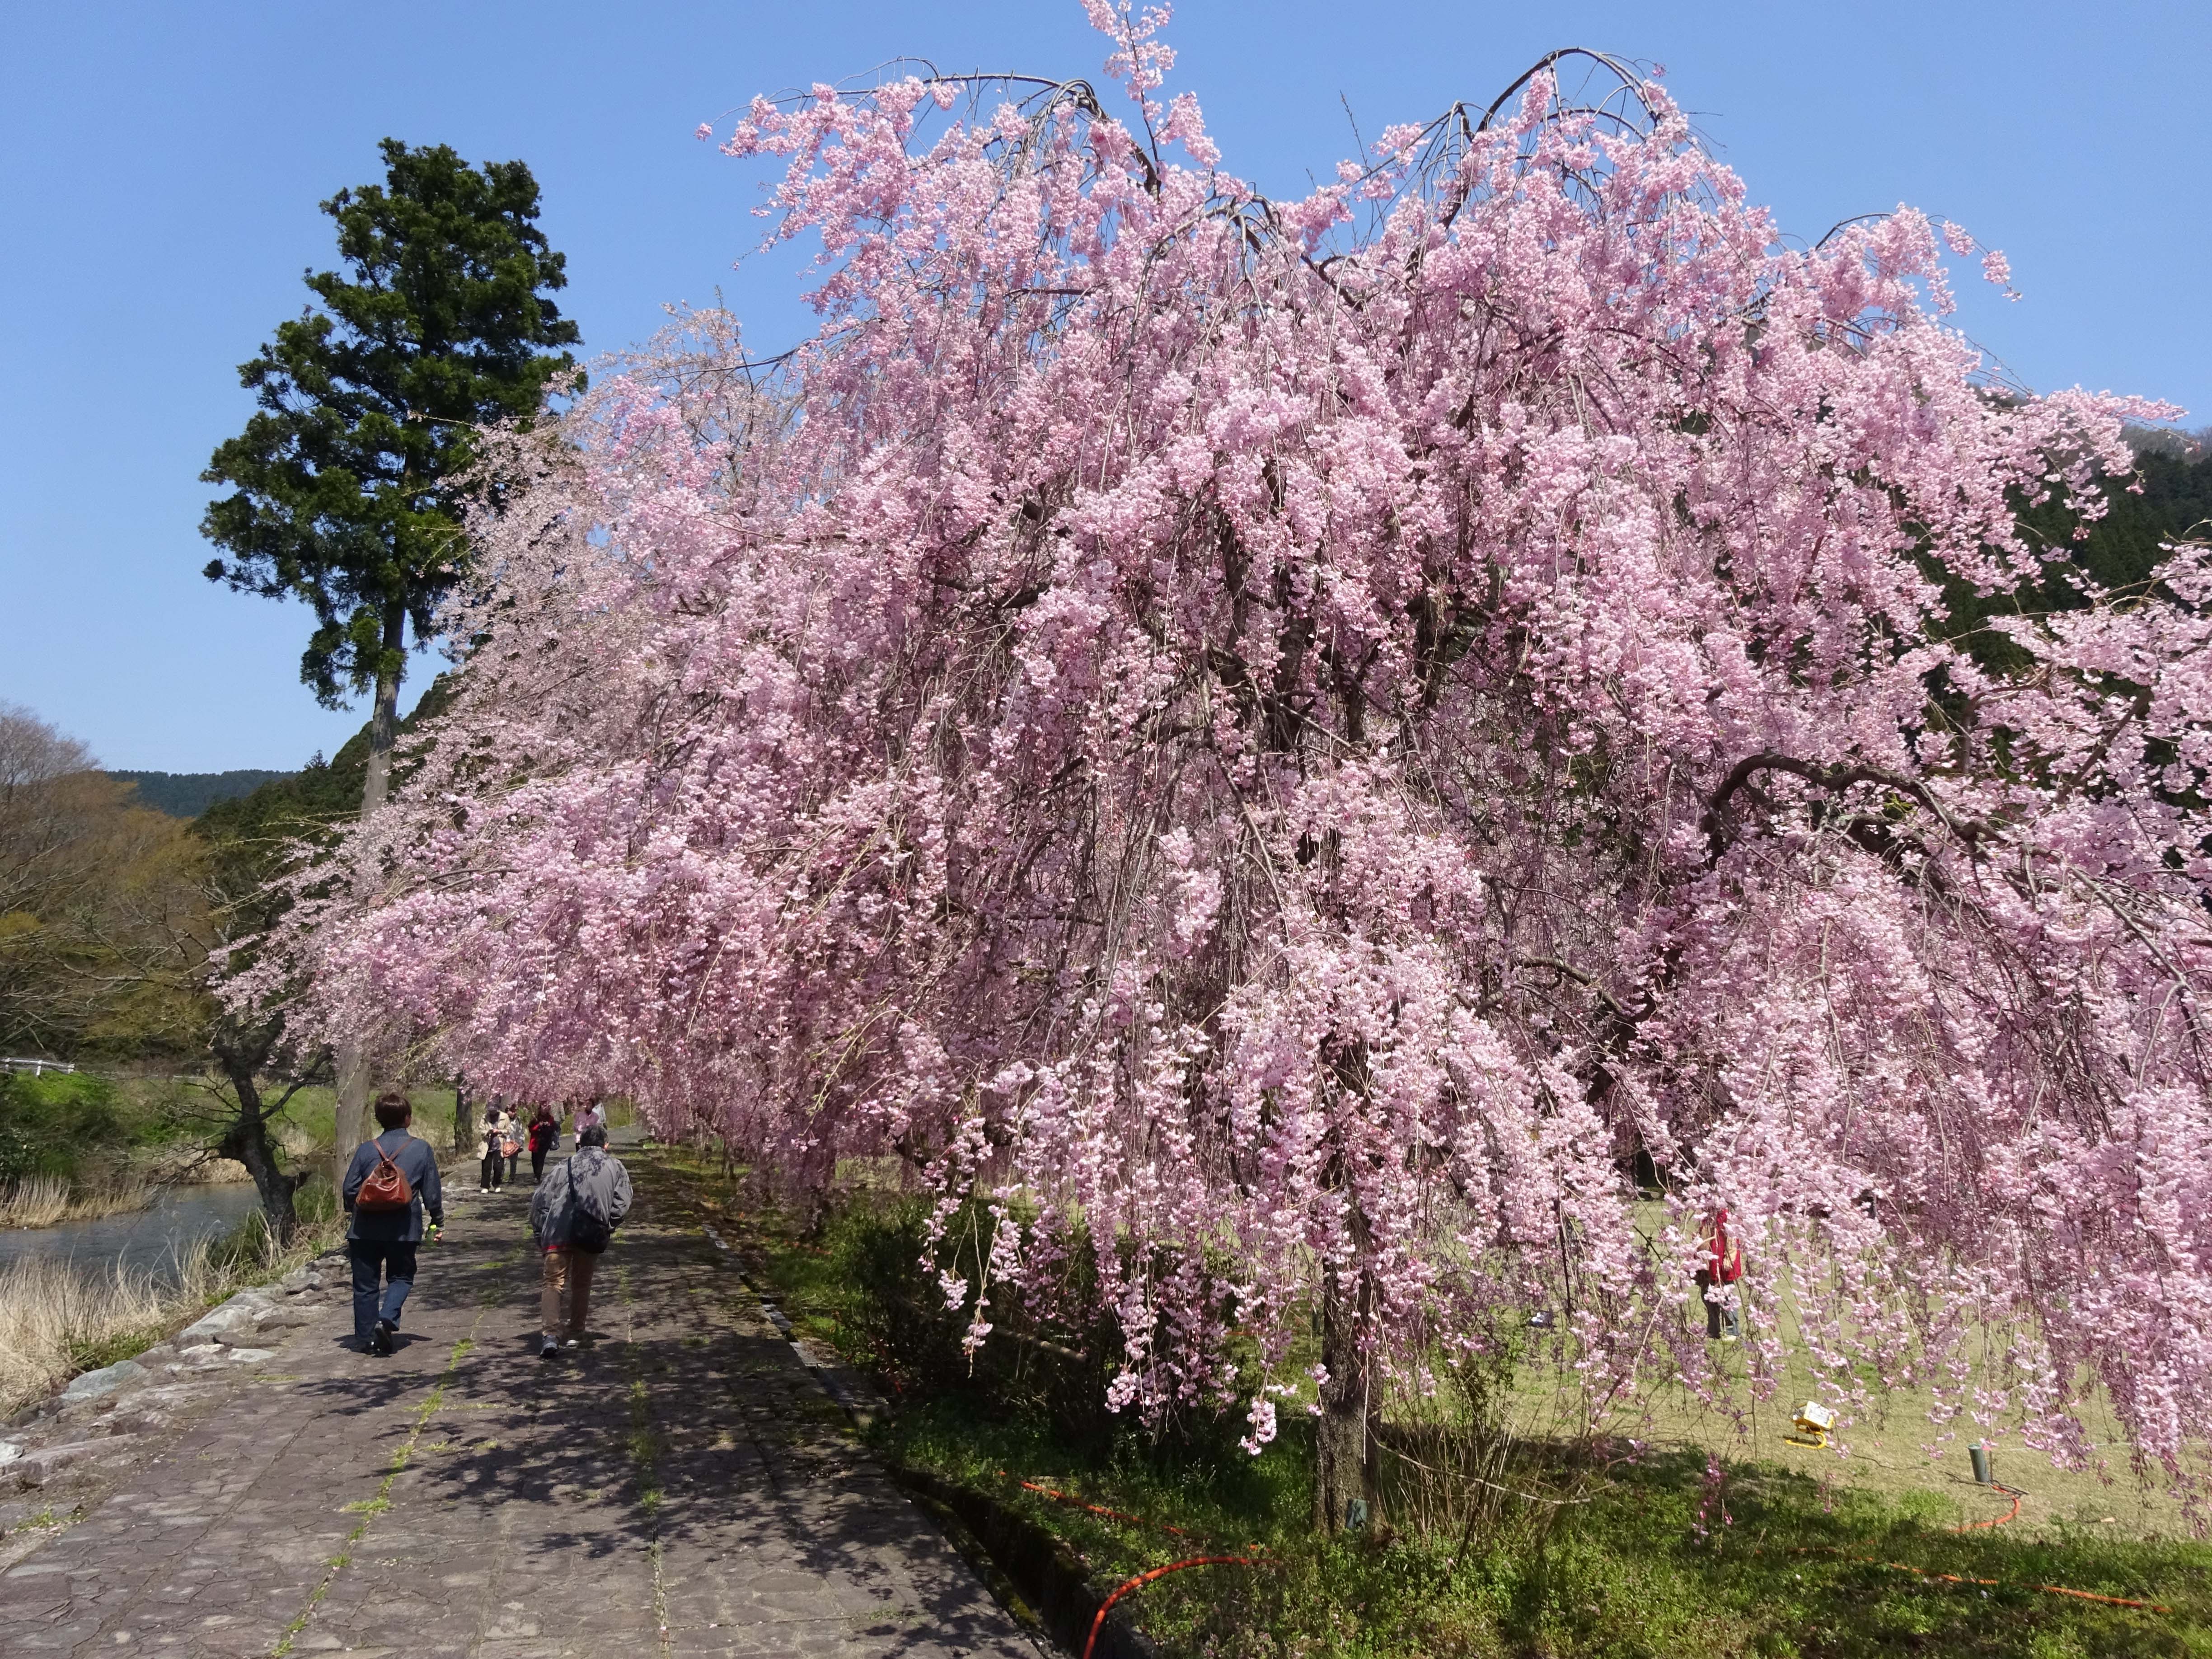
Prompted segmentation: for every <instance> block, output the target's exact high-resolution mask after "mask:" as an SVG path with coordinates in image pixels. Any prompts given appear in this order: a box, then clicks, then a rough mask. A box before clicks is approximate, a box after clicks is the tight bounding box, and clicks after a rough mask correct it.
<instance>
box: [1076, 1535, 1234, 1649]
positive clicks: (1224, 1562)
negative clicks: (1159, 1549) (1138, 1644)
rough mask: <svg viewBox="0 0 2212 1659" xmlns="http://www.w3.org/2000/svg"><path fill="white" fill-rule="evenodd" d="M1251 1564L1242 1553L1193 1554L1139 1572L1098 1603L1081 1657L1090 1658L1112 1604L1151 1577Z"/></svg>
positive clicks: (1145, 1582)
mask: <svg viewBox="0 0 2212 1659" xmlns="http://www.w3.org/2000/svg"><path fill="white" fill-rule="evenodd" d="M1251 1565H1255V1564H1254V1563H1253V1561H1252V1560H1251V1559H1250V1558H1249V1557H1247V1556H1243V1555H1194V1556H1192V1557H1191V1558H1190V1559H1188V1560H1185V1561H1170V1562H1169V1563H1168V1564H1167V1565H1165V1566H1164V1567H1154V1568H1153V1569H1152V1571H1150V1572H1140V1573H1139V1574H1138V1575H1137V1576H1136V1577H1134V1578H1132V1579H1129V1580H1128V1581H1127V1583H1123V1584H1121V1586H1120V1587H1119V1588H1117V1589H1115V1592H1114V1593H1113V1594H1112V1595H1109V1596H1108V1597H1107V1598H1106V1599H1105V1600H1104V1601H1101V1602H1100V1603H1099V1604H1098V1613H1097V1617H1096V1618H1094V1619H1093V1620H1091V1639H1090V1640H1089V1641H1087V1642H1085V1644H1083V1659H1091V1649H1093V1648H1095V1647H1097V1645H1098V1632H1099V1631H1100V1629H1101V1628H1102V1627H1103V1626H1104V1625H1105V1623H1106V1615H1107V1613H1109V1611H1110V1610H1111V1609H1112V1607H1113V1606H1114V1604H1115V1602H1116V1601H1120V1600H1121V1598H1122V1597H1123V1596H1125V1595H1127V1594H1128V1593H1129V1592H1130V1591H1131V1590H1133V1589H1136V1588H1137V1587H1138V1586H1139V1585H1140V1584H1149V1583H1152V1580H1153V1579H1155V1578H1164V1577H1166V1576H1167V1575H1168V1574H1169V1573H1171V1572H1181V1571H1182V1570H1183V1569H1184V1568H1185V1567H1249V1566H1251Z"/></svg>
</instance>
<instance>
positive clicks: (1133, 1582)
mask: <svg viewBox="0 0 2212 1659" xmlns="http://www.w3.org/2000/svg"><path fill="white" fill-rule="evenodd" d="M999 1476H1000V1479H1001V1480H1020V1477H1018V1476H1017V1475H1013V1474H1008V1473H1007V1472H1006V1470H1004V1469H1000V1471H999ZM1020 1484H1021V1486H1023V1487H1024V1489H1025V1490H1027V1491H1030V1492H1036V1494H1037V1495H1038V1496H1039V1497H1042V1498H1050V1499H1052V1501H1053V1502H1054V1503H1055V1504H1067V1505H1068V1506H1070V1507H1071V1508H1073V1509H1079V1510H1090V1511H1091V1514H1093V1515H1103V1516H1105V1517H1106V1518H1107V1519H1108V1520H1109V1521H1121V1522H1127V1524H1129V1525H1130V1526H1133V1527H1150V1528H1153V1529H1155V1530H1156V1531H1159V1532H1171V1533H1173V1534H1175V1535H1176V1537H1178V1538H1188V1537H1189V1536H1190V1535H1191V1534H1189V1533H1188V1531H1186V1530H1185V1529H1184V1528H1181V1527H1171V1526H1170V1525H1169V1524H1168V1523H1167V1522H1164V1521H1147V1520H1146V1519H1145V1517H1144V1516H1141V1515H1130V1514H1128V1513H1127V1512H1126V1511H1124V1510H1109V1509H1108V1508H1107V1507H1106V1506H1105V1505H1104V1504H1087V1503H1085V1502H1084V1500H1083V1499H1081V1498H1078V1497H1076V1496H1075V1495H1074V1494H1073V1493H1072V1492H1055V1491H1054V1490H1053V1488H1051V1487H1050V1486H1042V1485H1040V1484H1039V1483H1038V1482H1036V1481H1035V1480H1020ZM1257 1565H1260V1564H1259V1562H1258V1561H1257V1560H1255V1559H1254V1558H1252V1557H1251V1556H1249V1555H1193V1556H1187V1557H1185V1558H1184V1559H1182V1560H1180V1561H1170V1562H1169V1563H1168V1564H1167V1565H1165V1566H1164V1567H1154V1568H1152V1570H1151V1571H1146V1572H1140V1573H1139V1574H1137V1576H1136V1577H1133V1578H1129V1579H1125V1580H1124V1581H1122V1583H1120V1584H1118V1585H1116V1586H1115V1590H1114V1593H1113V1594H1112V1595H1109V1596H1108V1597H1107V1598H1106V1599H1105V1600H1104V1601H1101V1602H1100V1603H1099V1604H1098V1611H1097V1613H1095V1614H1093V1615H1092V1617H1091V1636H1090V1639H1089V1640H1087V1641H1085V1643H1084V1644H1083V1659H1091V1650H1092V1649H1093V1648H1095V1647H1097V1645H1098V1632H1100V1631H1102V1630H1103V1629H1104V1628H1105V1627H1106V1615H1107V1613H1109V1612H1111V1611H1112V1610H1113V1607H1114V1604H1115V1602H1116V1601H1120V1600H1121V1598H1122V1597H1123V1596H1125V1595H1127V1594H1128V1593H1129V1592H1130V1591H1131V1590H1133V1589H1139V1588H1140V1587H1141V1586H1143V1585H1146V1584H1149V1583H1152V1580H1153V1579H1155V1578H1164V1577H1166V1576H1167V1575H1168V1574H1170V1573H1171V1572H1181V1571H1182V1570H1183V1569H1184V1568H1185V1567H1253V1566H1257Z"/></svg>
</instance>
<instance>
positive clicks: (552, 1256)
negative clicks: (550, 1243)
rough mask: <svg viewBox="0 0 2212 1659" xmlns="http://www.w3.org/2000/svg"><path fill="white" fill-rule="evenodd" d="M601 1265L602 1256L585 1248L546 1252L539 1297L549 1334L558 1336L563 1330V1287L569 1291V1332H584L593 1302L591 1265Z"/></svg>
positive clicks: (577, 1334) (592, 1266)
mask: <svg viewBox="0 0 2212 1659" xmlns="http://www.w3.org/2000/svg"><path fill="white" fill-rule="evenodd" d="M598 1266H599V1257H597V1256H595V1255H587V1254H586V1252H584V1251H582V1250H548V1251H546V1252H545V1270H544V1290H543V1291H542V1292H541V1293H540V1296H539V1301H540V1304H542V1306H541V1311H542V1314H543V1321H542V1322H543V1324H544V1331H545V1334H546V1335H548V1336H550V1337H556V1338H557V1337H559V1336H561V1335H562V1318H561V1297H562V1292H563V1291H568V1293H569V1296H568V1320H567V1322H566V1323H567V1326H568V1330H567V1334H568V1335H570V1336H581V1335H582V1334H584V1316H585V1315H586V1313H587V1312H589V1311H590V1309H591V1302H592V1268H594V1267H598Z"/></svg>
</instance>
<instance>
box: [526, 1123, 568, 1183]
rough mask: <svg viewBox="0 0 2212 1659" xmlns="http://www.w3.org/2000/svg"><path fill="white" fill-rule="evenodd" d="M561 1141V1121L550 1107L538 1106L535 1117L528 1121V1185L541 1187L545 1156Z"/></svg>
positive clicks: (543, 1176) (543, 1178) (543, 1177)
mask: <svg viewBox="0 0 2212 1659" xmlns="http://www.w3.org/2000/svg"><path fill="white" fill-rule="evenodd" d="M559 1139H561V1120H560V1119H559V1118H557V1117H555V1116H554V1115H553V1109H552V1108H551V1107H550V1106H540V1107H539V1108H538V1113H537V1115H536V1116H534V1117H532V1119H531V1120H530V1184H531V1185H532V1186H533V1187H538V1186H542V1185H544V1181H545V1155H546V1154H547V1153H548V1152H551V1151H552V1150H553V1144H554V1143H555V1142H556V1141H557V1140H559Z"/></svg>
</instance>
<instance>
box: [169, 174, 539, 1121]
mask: <svg viewBox="0 0 2212 1659" xmlns="http://www.w3.org/2000/svg"><path fill="white" fill-rule="evenodd" d="M381 148H382V150H383V154H384V161H385V183H384V184H383V185H364V186H362V188H360V189H358V190H342V191H339V192H338V193H337V195H336V196H334V197H331V199H330V200H329V201H327V202H325V203H324V204H322V207H323V211H324V212H325V213H327V214H329V215H330V216H331V218H332V219H334V220H336V221H337V228H338V253H339V256H340V257H341V258H343V260H344V261H345V263H346V264H347V265H348V267H349V270H348V271H347V272H346V273H344V274H341V273H339V272H337V271H327V270H326V271H311V272H309V273H308V274H307V279H306V280H307V287H308V288H309V289H311V290H312V291H313V294H314V295H315V297H316V299H317V300H318V301H320V306H321V308H320V309H319V310H318V309H317V308H315V307H308V308H307V310H306V311H305V312H304V313H302V314H301V316H300V317H299V318H297V319H295V320H293V321H291V322H287V323H283V324H280V325H278V327H277V330H276V339H275V341H274V342H273V343H270V344H268V345H264V347H263V348H262V349H261V351H260V354H259V355H258V356H256V357H255V358H254V359H253V360H252V362H247V363H245V364H242V365H241V366H240V369H239V377H240V380H241V381H242V382H243V383H244V385H245V386H246V387H247V388H248V389H250V390H251V391H252V392H254V393H255V394H256V396H257V398H258V402H259V404H260V408H259V410H257V411H256V412H255V414H254V415H253V416H252V418H251V419H249V420H248V421H247V422H246V430H245V431H244V432H242V433H240V435H238V436H237V437H235V438H232V439H230V440H229V441H227V442H225V443H224V444H222V446H221V447H219V448H217V449H216V452H215V456H214V459H212V460H211V461H210V463H209V465H208V469H207V471H205V472H204V473H203V474H202V475H201V476H202V477H203V478H204V480H205V481H206V482H208V483H216V484H229V485H232V486H234V493H233V494H231V495H227V496H225V497H223V498H222V500H220V501H215V502H213V503H211V504H210V506H209V507H208V512H207V516H206V518H205V519H204V520H203V521H202V523H201V526H200V528H201V532H202V533H203V534H204V535H205V536H206V537H207V538H208V539H209V540H210V541H212V542H214V543H215V544H216V545H217V546H218V547H221V548H222V549H224V550H226V551H227V552H228V555H229V556H228V558H217V559H214V560H211V561H210V562H209V564H208V567H207V573H206V574H207V575H208V578H209V580H212V581H224V582H228V583H229V584H230V585H231V586H233V587H234V588H238V589H240V591H242V592H253V593H259V594H262V595H264V596H266V597H268V598H270V599H278V598H283V597H287V596H289V597H293V598H296V599H302V600H304V601H305V602H306V603H307V605H310V606H312V607H313V611H314V613H315V621H316V627H315V631H314V634H313V636H312V637H311V638H310V639H309V641H308V642H307V650H306V652H305V653H302V655H301V661H300V677H301V680H302V681H304V682H305V683H306V684H308V685H311V686H313V688H314V690H315V695H316V696H317V697H318V698H319V700H320V701H321V702H323V703H324V704H325V705H326V706H329V707H337V706H338V705H339V704H341V703H342V702H343V700H344V699H345V697H346V696H347V695H348V694H349V693H350V694H353V695H359V694H360V693H362V692H365V691H369V690H372V689H373V690H374V696H375V701H374V714H373V715H372V717H371V720H370V739H369V755H368V777H367V780H366V788H365V790H364V792H363V797H362V813H363V815H364V816H366V815H368V814H370V813H374V811H376V810H377V809H378V808H379V807H380V806H381V805H383V804H384V798H385V793H386V787H387V779H388V775H389V770H390V765H391V750H392V735H393V732H394V728H395V726H396V721H397V715H398V700H399V682H400V678H401V676H402V674H403V672H404V669H405V664H406V647H407V645H408V634H407V630H408V628H409V626H410V624H411V625H412V627H413V629H414V641H415V643H416V644H417V645H420V644H422V643H423V642H424V641H426V640H427V639H428V636H429V635H430V634H431V632H432V631H433V629H434V623H433V620H432V618H433V617H434V615H435V611H436V609H437V605H438V603H439V601H440V600H441V599H442V598H443V597H444V596H445V594H446V592H447V590H448V589H449V588H450V587H451V586H453V582H454V580H456V579H457V578H458V577H459V574H460V573H461V570H462V568H464V566H465V562H466V559H467V545H466V542H465V537H464V532H463V530H462V500H461V498H462V496H463V495H465V492H466V490H467V489H469V488H471V484H470V483H469V480H470V479H471V470H472V467H473V465H474V462H475V460H476V458H477V428H479V427H480V426H482V425H484V424H486V423H489V422H497V421H502V420H512V419H523V420H526V419H528V418H529V416H531V415H532V414H533V413H534V412H535V411H536V410H537V409H538V404H539V403H540V401H541V399H542V398H544V392H545V386H546V383H547V382H548V380H550V379H551V378H552V377H553V376H554V375H556V374H560V373H561V372H562V371H564V370H567V369H569V368H573V367H574V358H573V357H571V356H569V354H568V353H567V352H565V351H560V350H556V349H550V348H557V347H561V346H568V345H574V344H575V343H577V340H578V339H579V336H578V334H577V331H576V325H575V324H574V323H573V322H571V321H569V320H568V319H567V318H565V317H563V316H562V314H561V313H560V310H559V308H558V307H556V305H555V304H554V302H553V301H552V300H551V298H550V297H549V296H550V295H551V294H552V293H554V292H555V291H556V290H558V289H562V288H563V287H565V286H566V285H567V281H568V278H567V275H566V270H565V267H566V263H567V262H566V261H565V259H564V258H562V255H561V254H559V253H556V252H554V251H553V250H552V248H551V247H550V246H549V245H548V244H547V242H546V240H545V236H544V233H543V232H542V231H540V230H539V229H538V222H537V221H538V181H537V180H536V179H534V178H532V176H531V172H530V169H529V167H527V166H526V165H525V164H524V163H523V162H521V161H493V162H487V163H486V164H485V165H484V166H483V167H482V168H481V169H479V168H475V167H470V166H469V165H468V164H467V163H466V162H465V161H462V159H461V158H460V156H459V155H458V154H456V153H455V152H454V151H453V149H449V148H448V147H447V146H446V145H443V144H438V145H433V146H428V147H426V148H423V149H410V148H409V147H408V146H407V145H405V144H404V143H400V142H399V141H398V140H397V139H394V138H387V139H386V140H384V142H383V144H382V146H381ZM339 1070H340V1073H341V1077H340V1094H341V1118H342V1120H343V1116H344V1115H345V1109H346V1105H347V1103H349V1102H348V1099H347V1097H350V1096H354V1095H359V1094H362V1092H363V1089H364V1085H365V1083H366V1073H363V1072H362V1071H361V1070H360V1068H359V1066H358V1064H357V1063H356V1064H354V1065H352V1066H349V1063H348V1058H347V1057H346V1056H344V1055H342V1056H341V1059H340V1064H339ZM348 1085H351V1086H350V1087H349V1086H348ZM339 1127H340V1129H341V1132H342V1133H341V1135H340V1139H341V1140H342V1141H343V1139H345V1136H344V1134H343V1130H344V1129H345V1128H346V1127H347V1126H346V1125H345V1123H344V1122H343V1121H341V1123H340V1126H339Z"/></svg>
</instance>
